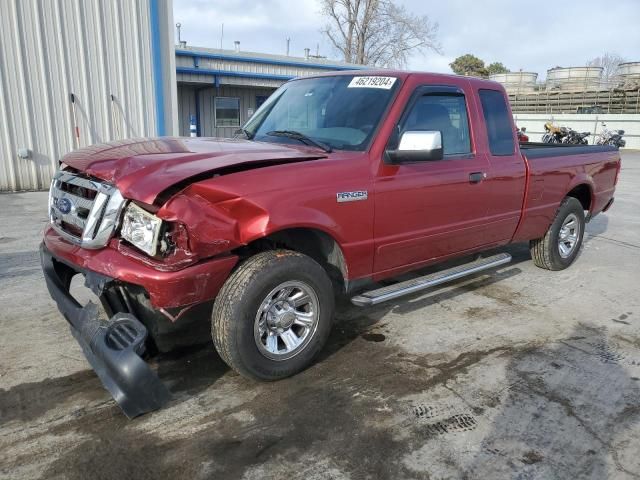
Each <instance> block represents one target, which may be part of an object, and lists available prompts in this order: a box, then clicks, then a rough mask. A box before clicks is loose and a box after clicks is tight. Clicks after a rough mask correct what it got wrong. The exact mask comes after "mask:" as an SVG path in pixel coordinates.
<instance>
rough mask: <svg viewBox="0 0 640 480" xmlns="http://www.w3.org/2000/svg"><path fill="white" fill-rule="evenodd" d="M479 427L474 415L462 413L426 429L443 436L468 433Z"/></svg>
mask: <svg viewBox="0 0 640 480" xmlns="http://www.w3.org/2000/svg"><path fill="white" fill-rule="evenodd" d="M477 426H478V422H477V421H476V419H475V418H474V417H473V415H469V414H468V413H462V414H459V415H453V416H451V417H449V418H446V419H444V420H440V421H439V422H436V423H432V424H430V425H427V427H426V428H427V432H429V433H432V434H436V435H443V434H445V433H458V432H468V431H470V430H475V429H476V427H477Z"/></svg>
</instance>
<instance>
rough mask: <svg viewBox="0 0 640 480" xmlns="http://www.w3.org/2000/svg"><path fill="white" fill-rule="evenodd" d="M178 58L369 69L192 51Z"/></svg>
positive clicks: (306, 66) (180, 54) (179, 55)
mask: <svg viewBox="0 0 640 480" xmlns="http://www.w3.org/2000/svg"><path fill="white" fill-rule="evenodd" d="M176 56H177V57H198V58H210V59H212V60H229V61H232V62H246V63H263V64H265V65H280V66H284V67H301V68H317V69H320V70H366V69H368V68H369V67H366V66H355V67H354V66H351V65H341V64H335V65H333V64H332V65H329V64H325V63H311V62H297V61H295V60H292V61H289V60H275V59H270V58H260V57H243V56H240V55H227V54H226V53H209V52H196V51H192V50H176Z"/></svg>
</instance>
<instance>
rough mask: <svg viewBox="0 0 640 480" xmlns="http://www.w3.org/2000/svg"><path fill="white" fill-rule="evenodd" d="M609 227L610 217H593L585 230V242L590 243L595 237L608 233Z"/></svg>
mask: <svg viewBox="0 0 640 480" xmlns="http://www.w3.org/2000/svg"><path fill="white" fill-rule="evenodd" d="M608 226H609V217H608V216H607V215H598V216H596V217H593V218H592V219H591V221H590V222H589V223H587V226H586V228H585V236H584V240H583V242H584V243H585V244H587V243H589V242H590V241H591V240H592V239H593V238H594V237H597V236H598V235H602V234H603V233H605V232H606V231H607V228H608Z"/></svg>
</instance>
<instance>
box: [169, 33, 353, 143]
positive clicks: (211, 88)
mask: <svg viewBox="0 0 640 480" xmlns="http://www.w3.org/2000/svg"><path fill="white" fill-rule="evenodd" d="M363 68H365V67H363V66H362V65H354V64H347V63H341V62H336V61H330V60H326V59H321V58H315V57H312V56H310V55H309V49H305V56H304V57H291V56H285V55H269V54H264V53H252V52H242V51H240V44H239V42H236V49H235V50H218V49H209V48H200V47H185V48H181V47H179V46H176V72H177V82H178V115H179V131H180V135H183V136H188V135H189V126H190V121H191V118H192V117H193V119H194V120H195V122H196V129H197V134H198V136H206V137H231V136H233V134H234V132H235V131H236V130H237V129H238V127H240V125H242V124H243V123H244V122H245V121H246V120H248V119H249V117H250V116H251V115H252V114H253V112H255V110H256V109H257V108H258V107H259V106H260V105H261V104H262V102H264V101H265V100H266V99H267V97H268V96H269V95H270V94H271V93H273V91H274V90H275V89H276V88H277V87H279V86H280V85H282V84H283V83H284V82H286V81H287V80H290V79H291V78H294V77H299V76H304V75H312V74H315V73H319V72H327V71H331V70H357V69H363Z"/></svg>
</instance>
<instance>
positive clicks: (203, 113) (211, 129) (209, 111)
mask: <svg viewBox="0 0 640 480" xmlns="http://www.w3.org/2000/svg"><path fill="white" fill-rule="evenodd" d="M196 90H198V94H197V97H198V99H199V103H200V129H201V130H200V136H202V137H233V134H234V133H235V131H236V130H238V127H224V128H216V126H215V113H214V99H215V97H234V98H238V99H239V100H240V124H241V125H242V124H243V123H244V122H246V121H247V120H248V119H249V115H248V112H249V109H252V110H253V111H254V112H255V111H256V110H257V106H256V96H258V95H262V96H269V95H271V94H272V93H273V92H274V91H275V89H273V88H255V87H235V86H230V85H220V87H218V88H215V87H210V88H204V89H203V88H202V87H195V86H188V85H179V86H178V115H179V124H180V135H182V136H185V137H188V136H189V120H190V117H191V115H196V114H197V108H196Z"/></svg>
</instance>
